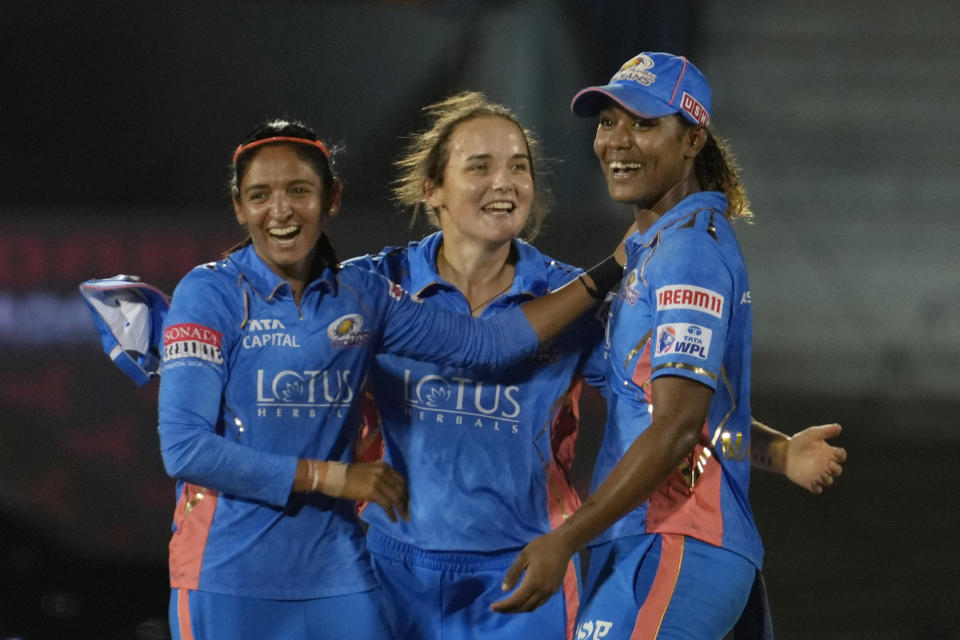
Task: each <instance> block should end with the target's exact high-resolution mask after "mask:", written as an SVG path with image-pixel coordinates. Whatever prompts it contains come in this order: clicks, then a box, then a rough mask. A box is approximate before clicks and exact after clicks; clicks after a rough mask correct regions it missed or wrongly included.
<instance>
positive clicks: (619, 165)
mask: <svg viewBox="0 0 960 640" xmlns="http://www.w3.org/2000/svg"><path fill="white" fill-rule="evenodd" d="M609 166H610V168H611V169H613V170H614V171H630V170H632V169H640V168H641V167H643V163H642V162H636V161H634V162H623V161H622V160H611V161H610V163H609Z"/></svg>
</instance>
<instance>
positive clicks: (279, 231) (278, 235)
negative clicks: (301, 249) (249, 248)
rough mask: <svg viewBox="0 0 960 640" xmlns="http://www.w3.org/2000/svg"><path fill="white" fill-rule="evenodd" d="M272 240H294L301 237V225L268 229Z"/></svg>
mask: <svg viewBox="0 0 960 640" xmlns="http://www.w3.org/2000/svg"><path fill="white" fill-rule="evenodd" d="M267 233H268V234H269V235H270V237H271V238H274V239H276V240H293V239H294V238H296V237H297V236H298V235H300V225H297V224H292V225H290V226H288V227H273V228H271V229H267Z"/></svg>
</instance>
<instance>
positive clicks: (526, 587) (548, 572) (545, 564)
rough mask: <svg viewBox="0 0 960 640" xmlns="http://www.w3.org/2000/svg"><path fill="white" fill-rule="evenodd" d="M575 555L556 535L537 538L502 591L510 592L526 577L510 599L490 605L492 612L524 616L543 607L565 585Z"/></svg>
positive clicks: (512, 568) (508, 575)
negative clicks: (569, 566) (565, 578)
mask: <svg viewBox="0 0 960 640" xmlns="http://www.w3.org/2000/svg"><path fill="white" fill-rule="evenodd" d="M575 552H576V550H575V549H573V548H571V547H570V546H569V545H568V544H567V543H566V542H565V541H564V540H563V537H562V536H561V535H560V534H558V533H557V532H556V531H554V532H551V533H548V534H546V535H542V536H540V537H538V538H534V539H533V540H532V541H531V542H530V544H528V545H527V546H525V547H524V548H523V549H522V550H521V551H520V555H518V556H517V559H516V560H514V561H513V564H512V565H511V566H510V568H509V569H508V570H507V573H506V575H505V576H504V579H503V585H502V586H501V589H503V590H504V591H509V590H510V589H512V588H513V586H514V585H515V584H516V583H517V580H519V579H520V576H521V575H523V580H521V581H520V586H519V587H517V590H516V591H514V592H513V593H512V594H510V596H508V597H506V598H504V599H503V600H498V601H497V602H494V603H493V604H492V605H490V609H491V610H493V611H496V612H497V613H523V612H525V611H533V610H534V609H536V608H537V607H539V606H540V605H542V604H543V603H544V602H546V601H547V600H549V599H550V596H552V595H553V594H554V593H556V591H557V589H559V588H560V585H562V584H563V578H564V576H565V575H566V573H567V566H568V564H569V562H570V558H571V557H572V556H573V554H574V553H575Z"/></svg>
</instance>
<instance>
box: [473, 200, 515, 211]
mask: <svg viewBox="0 0 960 640" xmlns="http://www.w3.org/2000/svg"><path fill="white" fill-rule="evenodd" d="M516 208H517V205H516V204H514V203H513V202H510V201H508V200H496V201H494V202H488V203H487V204H485V205H483V206H482V207H480V209H481V210H482V211H483V212H484V213H489V214H493V215H507V214H510V213H513V210H514V209H516Z"/></svg>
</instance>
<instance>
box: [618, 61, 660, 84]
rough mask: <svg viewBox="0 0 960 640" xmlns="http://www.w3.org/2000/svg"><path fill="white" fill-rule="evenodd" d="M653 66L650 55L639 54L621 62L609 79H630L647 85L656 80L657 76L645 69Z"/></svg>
mask: <svg viewBox="0 0 960 640" xmlns="http://www.w3.org/2000/svg"><path fill="white" fill-rule="evenodd" d="M652 67H653V59H652V58H650V56H647V55H644V54H642V53H641V54H640V55H638V56H636V57H635V58H631V59H630V60H627V61H626V62H625V63H623V66H622V67H620V70H619V71H617V73H616V74H615V75H614V76H613V78H611V79H610V82H620V81H621V80H632V81H633V82H637V83H639V84H642V85H643V86H645V87H649V86H650V85H652V84H653V83H654V82H656V80H657V76H656V74H654V73H651V72H650V71H647V69H650V68H652Z"/></svg>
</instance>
